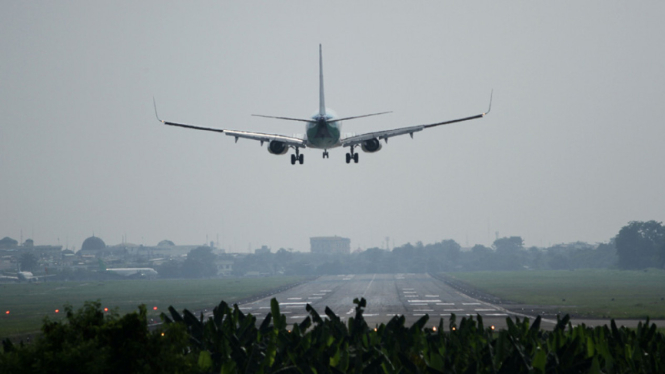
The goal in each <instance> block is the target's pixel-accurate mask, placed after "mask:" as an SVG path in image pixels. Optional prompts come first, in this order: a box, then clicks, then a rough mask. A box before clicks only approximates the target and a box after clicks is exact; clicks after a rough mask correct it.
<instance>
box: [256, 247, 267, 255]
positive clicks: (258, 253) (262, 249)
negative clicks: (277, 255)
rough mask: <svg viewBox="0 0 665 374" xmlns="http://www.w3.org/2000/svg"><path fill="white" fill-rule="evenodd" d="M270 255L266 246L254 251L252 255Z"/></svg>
mask: <svg viewBox="0 0 665 374" xmlns="http://www.w3.org/2000/svg"><path fill="white" fill-rule="evenodd" d="M269 253H270V248H268V246H265V245H264V246H262V247H261V248H258V249H255V250H254V254H257V255H264V254H269Z"/></svg>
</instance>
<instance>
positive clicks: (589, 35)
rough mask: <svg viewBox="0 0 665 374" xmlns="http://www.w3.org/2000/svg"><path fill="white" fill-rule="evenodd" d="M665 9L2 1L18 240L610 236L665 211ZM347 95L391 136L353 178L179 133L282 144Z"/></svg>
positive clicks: (232, 245) (342, 170)
mask: <svg viewBox="0 0 665 374" xmlns="http://www.w3.org/2000/svg"><path fill="white" fill-rule="evenodd" d="M664 16H665V3H664V2H662V1H641V2H628V1H585V2H577V1H567V2H564V1H560V2H547V3H545V2H532V1H522V2H493V1H492V2H491V1H485V2H474V3H473V4H469V2H443V1H426V2H404V1H394V2H389V1H362V2H356V1H353V2H351V1H349V2H323V1H308V2H305V1H279V2H265V1H261V2H253V1H243V2H232V3H231V2H219V1H215V2H173V3H171V2H169V3H167V2H163V1H154V2H148V1H141V2H136V1H128V2H89V1H79V2H64V1H58V2H54V1H30V2H26V1H14V2H4V3H3V5H2V7H1V11H0V35H1V36H0V51H1V55H2V57H0V118H1V120H2V124H1V125H0V237H4V236H10V237H13V238H15V239H19V238H20V235H21V230H23V239H27V238H29V237H32V238H33V239H34V240H35V243H36V244H57V243H58V241H59V243H60V244H62V245H66V244H67V243H68V244H69V246H70V247H72V246H76V248H80V246H81V243H82V241H83V240H84V239H85V238H86V237H88V236H90V235H91V234H92V233H93V232H94V233H95V234H96V235H97V236H99V237H101V238H102V239H104V241H106V243H107V244H117V243H120V242H121V241H122V237H123V235H126V237H127V241H129V242H132V243H137V244H145V245H154V244H156V243H157V242H158V241H160V240H162V239H170V240H173V241H174V242H175V243H176V244H199V243H203V242H205V240H206V235H207V236H208V239H209V240H217V236H219V241H220V244H221V245H222V246H223V247H224V248H227V249H231V250H232V251H247V250H248V248H249V245H250V243H251V247H252V248H256V247H259V246H261V245H263V244H265V245H268V246H270V247H272V248H273V249H278V248H280V247H285V248H294V249H295V250H300V251H307V250H309V237H310V236H324V235H340V236H344V237H348V238H351V245H352V248H356V247H362V248H366V247H372V246H380V245H381V244H382V242H383V241H384V238H385V237H386V236H389V237H391V238H393V240H394V242H395V244H396V245H401V244H404V243H406V242H412V243H413V242H415V241H417V240H422V241H423V242H425V243H430V242H435V241H440V240H442V239H447V238H452V239H455V240H457V241H458V242H459V243H460V244H462V245H466V244H467V243H468V244H469V245H473V244H476V243H480V244H485V245H489V244H490V243H491V242H492V241H493V240H494V236H495V232H497V231H498V232H499V234H500V236H511V235H520V236H522V237H523V238H524V240H525V244H526V245H528V246H530V245H548V244H554V243H561V242H571V241H577V240H582V241H588V242H598V241H607V240H608V239H610V238H611V237H612V236H614V235H616V233H617V232H618V230H619V229H620V228H621V227H622V226H624V225H625V224H626V223H627V222H628V221H631V220H652V219H654V220H658V221H664V220H665V194H664V193H663V186H664V185H665V172H664V170H665V168H664V167H663V160H665V146H663V140H664V139H665V123H663V122H664V121H663V120H662V118H661V117H662V114H661V112H662V108H663V105H664V104H663V103H665V71H664V67H665V52H664V50H663V42H664V37H663V36H664V35H665V23H664V22H663V17H664ZM319 43H322V44H323V56H324V74H325V88H326V104H327V106H328V107H330V108H333V109H335V110H336V112H337V113H338V114H339V115H341V116H351V115H359V114H365V113H373V112H379V111H384V110H392V111H393V112H394V113H393V114H389V115H385V116H380V117H370V118H366V119H358V120H355V121H349V122H346V123H345V124H344V128H343V132H345V133H356V134H359V133H363V132H367V131H375V130H381V129H390V128H396V127H402V126H411V125H418V124H424V123H432V122H437V121H442V120H447V119H454V118H459V117H465V116H469V115H475V114H479V113H482V112H483V111H485V110H486V109H487V105H488V101H489V94H490V91H491V89H494V101H493V105H492V112H491V114H490V115H489V116H487V117H486V118H484V119H480V120H475V121H470V122H465V123H459V124H454V125H450V126H444V127H438V128H434V129H429V130H425V131H424V132H420V133H416V134H415V139H414V140H411V139H410V138H409V137H408V136H406V137H398V138H392V139H391V140H390V142H389V144H387V145H384V147H383V149H382V150H381V151H380V152H378V153H374V154H368V153H362V152H361V154H360V163H359V164H357V165H355V164H351V165H347V164H346V163H345V160H344V154H345V152H346V149H344V150H343V149H339V148H338V149H333V150H331V151H330V158H329V159H322V157H321V154H322V151H320V150H313V149H306V150H304V151H303V153H304V154H305V164H304V165H302V166H301V165H296V166H292V165H291V163H290V156H288V155H286V156H275V155H271V154H269V153H268V152H267V149H266V147H265V146H263V147H260V146H259V143H258V142H255V141H250V140H240V141H239V142H238V144H234V142H233V138H230V137H227V136H225V135H222V134H215V133H206V132H201V131H193V130H187V129H181V128H173V127H167V126H163V125H161V124H160V123H159V122H157V120H156V119H155V116H154V112H153V106H152V97H153V96H154V97H155V98H156V100H157V104H158V109H159V114H160V116H161V117H162V118H164V119H167V120H170V121H176V122H185V123H191V124H196V125H201V126H211V127H220V128H229V129H237V130H250V131H260V132H269V133H279V134H285V135H293V134H302V133H303V132H304V126H303V124H302V123H298V122H293V123H292V122H286V121H278V120H270V119H265V118H257V117H251V116H250V114H254V113H256V114H266V115H278V116H291V117H307V116H309V115H311V114H312V113H314V112H315V111H316V110H317V108H318V44H319Z"/></svg>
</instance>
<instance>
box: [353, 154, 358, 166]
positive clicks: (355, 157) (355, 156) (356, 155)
mask: <svg viewBox="0 0 665 374" xmlns="http://www.w3.org/2000/svg"><path fill="white" fill-rule="evenodd" d="M353 162H355V163H356V164H357V163H358V154H357V153H356V154H354V155H353Z"/></svg>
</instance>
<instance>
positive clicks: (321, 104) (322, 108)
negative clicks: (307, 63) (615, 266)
mask: <svg viewBox="0 0 665 374" xmlns="http://www.w3.org/2000/svg"><path fill="white" fill-rule="evenodd" d="M319 115H320V116H321V117H325V115H326V101H325V99H324V97H323V52H322V48H321V44H319Z"/></svg>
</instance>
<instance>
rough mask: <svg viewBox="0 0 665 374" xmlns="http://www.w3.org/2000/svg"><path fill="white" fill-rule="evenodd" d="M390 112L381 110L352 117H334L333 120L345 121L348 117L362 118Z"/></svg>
mask: <svg viewBox="0 0 665 374" xmlns="http://www.w3.org/2000/svg"><path fill="white" fill-rule="evenodd" d="M388 113H392V112H381V113H372V114H363V115H362V116H353V117H344V118H334V119H333V121H347V120H350V119H356V118H363V117H371V116H378V115H381V114H388Z"/></svg>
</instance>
